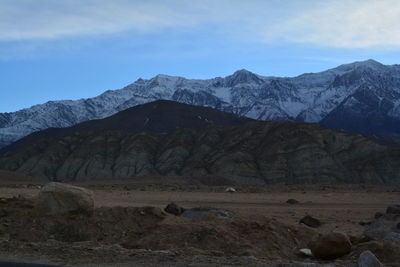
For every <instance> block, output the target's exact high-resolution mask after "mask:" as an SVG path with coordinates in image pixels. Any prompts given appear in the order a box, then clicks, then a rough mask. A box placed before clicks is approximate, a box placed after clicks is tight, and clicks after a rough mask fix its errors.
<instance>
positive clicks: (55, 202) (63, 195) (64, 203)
mask: <svg viewBox="0 0 400 267" xmlns="http://www.w3.org/2000/svg"><path fill="white" fill-rule="evenodd" d="M93 210H94V200H93V193H92V192H91V191H89V190H87V189H85V188H82V187H77V186H73V185H69V184H63V183H55V182H52V183H48V184H46V185H45V186H44V187H43V188H42V189H41V190H40V192H39V196H38V198H37V200H36V211H37V212H38V214H39V215H44V216H48V215H66V214H71V213H72V214H74V213H83V214H92V213H93Z"/></svg>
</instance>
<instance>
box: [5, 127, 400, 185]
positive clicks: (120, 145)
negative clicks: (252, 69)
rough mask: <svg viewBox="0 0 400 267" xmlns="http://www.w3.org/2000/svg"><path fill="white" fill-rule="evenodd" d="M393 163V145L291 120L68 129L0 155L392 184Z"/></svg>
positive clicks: (78, 175) (102, 175)
mask: <svg viewBox="0 0 400 267" xmlns="http://www.w3.org/2000/svg"><path fill="white" fill-rule="evenodd" d="M399 166H400V149H398V148H390V147H387V146H383V145H379V144H376V143H374V142H372V141H370V140H369V139H367V138H365V137H364V136H362V135H359V134H350V133H345V132H337V131H334V130H330V129H327V128H324V127H322V126H319V125H316V124H307V123H293V122H253V123H249V124H246V125H240V126H218V125H211V124H209V125H206V126H203V127H200V128H196V129H178V130H175V131H172V132H169V133H167V134H160V133H151V132H139V133H133V134H130V133H126V132H115V131H114V132H110V131H108V132H97V133H76V134H72V135H68V136H64V137H61V138H53V139H44V140H40V141H38V142H36V143H34V144H31V145H29V146H27V147H24V148H21V149H18V150H15V151H11V152H9V153H7V154H5V155H4V156H3V157H2V158H0V169H5V170H11V171H19V172H22V173H25V174H28V175H32V176H35V177H41V178H46V179H49V180H58V181H71V180H77V181H79V180H88V179H111V178H113V179H118V178H130V177H137V176H145V175H162V176H220V177H224V178H226V179H229V180H230V181H232V182H233V183H234V184H273V183H289V184H312V183H331V184H338V183H352V184H357V183H369V184H399V183H400V172H399Z"/></svg>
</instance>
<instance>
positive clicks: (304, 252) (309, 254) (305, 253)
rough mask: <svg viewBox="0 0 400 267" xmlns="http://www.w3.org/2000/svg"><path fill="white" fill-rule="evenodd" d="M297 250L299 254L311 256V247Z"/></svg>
mask: <svg viewBox="0 0 400 267" xmlns="http://www.w3.org/2000/svg"><path fill="white" fill-rule="evenodd" d="M299 251H300V254H301V255H304V256H307V257H312V256H313V254H312V252H311V249H309V248H302V249H299Z"/></svg>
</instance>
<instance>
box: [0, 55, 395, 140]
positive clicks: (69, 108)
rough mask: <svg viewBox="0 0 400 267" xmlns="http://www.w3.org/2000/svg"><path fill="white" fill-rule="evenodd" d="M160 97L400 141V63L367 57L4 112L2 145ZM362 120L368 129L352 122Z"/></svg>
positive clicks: (161, 84)
mask: <svg viewBox="0 0 400 267" xmlns="http://www.w3.org/2000/svg"><path fill="white" fill-rule="evenodd" d="M158 99H166V100H175V101H178V102H182V103H187V104H194V105H200V106H206V107H212V108H216V109H220V110H223V111H228V112H233V113H236V114H239V115H243V116H247V117H250V118H254V119H259V120H296V121H306V122H317V123H322V124H323V125H326V126H328V127H333V128H341V129H348V130H352V131H361V132H367V133H377V134H382V133H384V134H387V135H391V136H400V129H398V128H399V127H397V125H392V124H396V123H397V120H400V66H399V65H392V66H387V65H383V64H381V63H379V62H377V61H374V60H367V61H362V62H354V63H351V64H344V65H341V66H339V67H337V68H334V69H330V70H327V71H323V72H320V73H306V74H302V75H300V76H297V77H293V78H286V77H285V78H281V77H265V76H260V75H257V74H254V73H252V72H250V71H247V70H238V71H236V72H235V73H234V74H232V75H230V76H227V77H225V78H221V77H218V78H214V79H208V80H198V79H186V78H183V77H174V76H168V75H162V74H160V75H157V76H156V77H154V78H152V79H149V80H143V79H139V80H137V81H136V82H134V83H132V84H130V85H128V86H126V87H124V88H122V89H120V90H109V91H106V92H104V93H103V94H101V95H99V96H97V97H94V98H88V99H80V100H75V101H71V100H63V101H50V102H47V103H45V104H41V105H35V106H33V107H31V108H27V109H23V110H20V111H17V112H13V113H2V114H0V147H1V146H4V145H6V144H9V143H11V142H13V141H15V140H17V139H19V138H21V137H23V136H25V135H27V134H29V133H31V132H34V131H37V130H41V129H45V128H49V127H67V126H71V125H73V124H76V123H79V122H82V121H86V120H92V119H99V118H104V117H107V116H110V115H112V114H114V113H116V112H118V111H121V110H124V109H127V108H129V107H132V106H135V105H138V104H144V103H147V102H151V101H155V100H158ZM360 112H361V113H360ZM354 114H358V115H357V116H355V115H354ZM353 115H354V116H353ZM360 116H361V117H360ZM360 118H361V119H362V122H361V124H362V125H361V124H360V123H354V122H352V121H349V120H360ZM375 120H383V121H386V122H388V123H390V125H385V124H383V125H382V123H379V122H375ZM349 125H350V126H351V127H350V126H349ZM353 126H354V127H353Z"/></svg>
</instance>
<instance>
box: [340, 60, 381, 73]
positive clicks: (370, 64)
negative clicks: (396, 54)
mask: <svg viewBox="0 0 400 267" xmlns="http://www.w3.org/2000/svg"><path fill="white" fill-rule="evenodd" d="M386 67H387V66H385V65H383V64H382V63H380V62H378V61H376V60H374V59H368V60H364V61H355V62H353V63H349V64H343V65H340V66H339V67H337V68H336V69H337V70H341V71H350V70H354V69H356V68H368V69H372V70H377V71H379V70H384V69H385V68H386Z"/></svg>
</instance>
